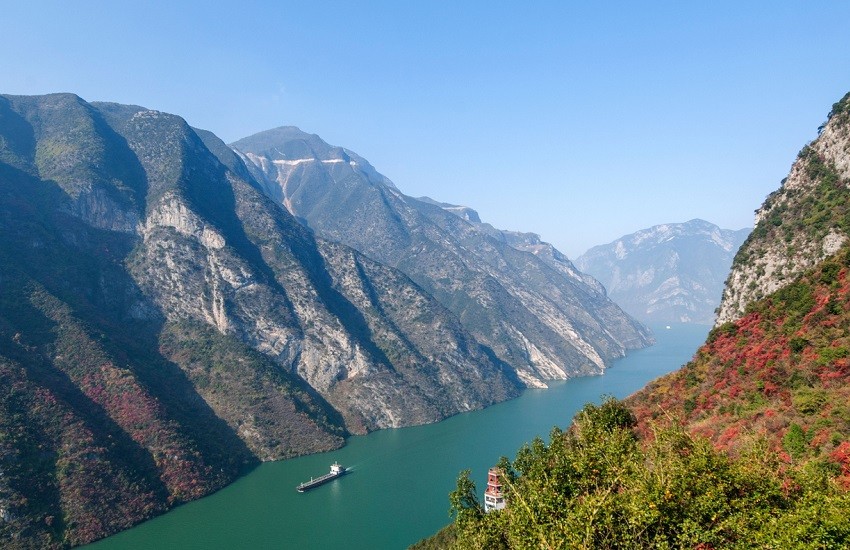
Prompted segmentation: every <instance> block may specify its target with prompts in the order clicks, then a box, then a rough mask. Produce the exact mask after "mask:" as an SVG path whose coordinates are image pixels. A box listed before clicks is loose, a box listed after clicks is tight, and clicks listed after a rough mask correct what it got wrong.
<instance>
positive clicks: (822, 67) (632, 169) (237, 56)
mask: <svg viewBox="0 0 850 550" xmlns="http://www.w3.org/2000/svg"><path fill="white" fill-rule="evenodd" d="M119 4H120V5H119ZM848 21H850V3H848V2H838V1H835V2H827V1H821V2H803V1H800V2H780V1H771V2H741V1H740V0H739V1H735V2H721V1H715V2H685V1H681V0H680V1H676V2H652V3H650V2H633V1H632V2H567V1H562V2H539V3H534V2H532V3H527V2H512V3H503V2H494V1H487V2H435V1H427V2H425V1H423V2H407V1H397V0H395V1H387V2H320V1H311V2H297V3H296V2H271V1H269V2H259V1H258V2H250V1H248V2H238V3H236V2H233V3H229V4H228V5H227V6H226V7H220V5H219V4H217V3H213V2H114V1H112V2H96V1H85V2H67V1H54V2H42V1H37V0H36V1H33V2H23V1H19V2H11V1H10V2H4V5H3V9H2V16H0V35H2V36H3V42H4V47H3V48H2V50H0V75H2V80H1V81H2V86H0V93H11V94H41V93H48V92H56V91H68V92H74V93H77V94H79V95H80V96H82V97H83V98H84V99H86V100H89V101H95V100H106V101H116V102H120V103H133V104H139V105H143V106H146V107H149V108H153V109H159V110H162V111H168V112H173V113H176V114H179V115H181V116H183V117H184V118H186V119H187V120H188V121H189V123H190V124H192V125H194V126H198V127H201V128H206V129H209V130H212V131H214V132H216V133H217V134H218V135H219V136H221V137H222V138H223V139H224V140H225V141H234V140H236V139H238V138H240V137H244V136H247V135H250V134H252V133H255V132H258V131H261V130H265V129H268V128H272V127H276V126H280V125H285V124H294V125H297V126H299V127H301V128H302V129H303V130H305V131H309V132H314V133H317V134H319V135H320V136H322V137H323V138H324V139H325V140H326V141H328V142H330V143H332V144H335V145H342V146H345V147H348V148H349V149H352V150H354V151H356V152H358V153H359V154H361V155H362V156H364V157H366V158H367V159H369V160H370V161H371V162H372V164H374V165H375V167H376V168H377V169H378V170H379V171H381V172H382V173H384V174H385V175H387V176H388V177H389V178H391V179H392V180H393V181H394V182H395V183H396V185H398V187H399V188H400V189H401V190H402V191H404V192H405V193H407V194H410V195H414V196H419V195H429V196H431V197H433V198H436V199H439V200H442V201H446V202H454V203H458V204H465V205H468V206H472V207H474V208H476V209H477V210H478V211H479V212H480V213H481V216H482V218H484V219H485V220H486V221H489V222H491V223H493V224H494V225H496V226H498V227H500V228H504V229H516V230H524V231H534V232H537V233H540V234H541V235H542V236H543V238H544V239H546V240H548V241H550V242H553V243H554V244H555V245H556V246H558V247H559V248H560V249H561V250H563V251H564V252H566V253H567V254H568V255H569V256H571V257H575V256H577V255H578V254H579V253H581V252H583V251H584V250H585V249H587V248H588V247H590V246H592V245H595V244H601V243H605V242H609V241H612V240H614V239H615V238H617V237H619V236H620V235H622V234H625V233H630V232H633V231H635V230H638V229H642V228H644V227H648V226H651V225H655V224H658V223H665V222H677V221H686V220H688V219H691V218H696V217H700V218H704V219H706V220H709V221H712V222H714V223H717V224H719V225H721V226H723V227H727V228H731V229H737V228H740V227H744V226H748V225H750V224H751V223H752V217H753V210H754V209H756V208H757V207H758V206H759V205H760V204H761V202H762V200H763V199H764V197H765V196H766V195H767V193H769V192H770V191H772V190H774V189H776V188H777V187H778V186H779V182H780V180H781V179H782V178H783V177H784V176H785V175H786V174H787V172H788V169H789V167H790V165H791V162H792V161H793V159H794V157H795V155H796V153H797V151H799V149H800V148H801V147H802V146H803V145H804V144H805V143H806V142H807V141H809V140H811V139H813V138H814V137H815V136H816V135H817V127H818V125H819V124H820V123H821V122H823V120H824V119H825V117H826V114H827V112H828V111H829V108H830V106H831V104H832V103H833V102H835V101H837V100H838V99H840V98H841V96H842V95H844V93H845V92H847V91H850V32H848V23H847V22H848Z"/></svg>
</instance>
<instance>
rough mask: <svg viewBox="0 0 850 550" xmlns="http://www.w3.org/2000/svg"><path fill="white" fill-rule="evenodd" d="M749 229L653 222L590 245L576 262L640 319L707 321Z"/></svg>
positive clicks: (700, 222)
mask: <svg viewBox="0 0 850 550" xmlns="http://www.w3.org/2000/svg"><path fill="white" fill-rule="evenodd" d="M749 232H750V230H749V229H739V230H737V231H732V230H729V229H720V228H719V227H717V226H716V225H714V224H712V223H709V222H707V221H704V220H691V221H689V222H685V223H669V224H664V225H656V226H654V227H650V228H649V229H644V230H641V231H638V232H636V233H632V234H630V235H625V236H623V237H620V238H619V239H617V240H616V241H614V242H611V243H609V244H605V245H600V246H595V247H593V248H591V249H590V250H588V251H587V252H585V253H584V254H582V255H581V256H579V257H578V258H576V261H575V263H576V267H578V268H579V269H580V270H582V271H584V272H587V273H588V274H590V275H592V276H593V277H595V278H596V279H598V280H599V281H600V282H601V283H602V284H603V285H604V286H605V288H606V289H608V296H610V297H611V299H612V300H614V301H615V302H617V303H618V304H619V305H620V306H621V307H622V308H623V309H625V310H626V311H627V312H629V313H630V314H631V315H633V316H634V317H636V318H637V319H640V320H641V321H642V322H644V323H663V324H667V323H700V324H707V325H711V324H714V318H715V311H714V310H715V309H716V308H717V306H718V305H719V304H720V297H721V295H722V293H723V283H724V281H725V280H726V277H727V275H728V274H729V268H730V267H731V265H732V259H733V257H734V256H735V252H737V250H738V248H739V247H740V246H741V244H742V243H743V242H744V239H746V237H747V235H748V234H749Z"/></svg>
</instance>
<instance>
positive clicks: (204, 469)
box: [0, 94, 522, 548]
mask: <svg viewBox="0 0 850 550" xmlns="http://www.w3.org/2000/svg"><path fill="white" fill-rule="evenodd" d="M220 158H221V159H223V160H220ZM521 388H522V384H521V383H520V382H519V380H517V378H516V375H515V374H514V372H513V370H511V369H510V368H509V367H507V366H506V365H505V364H503V363H502V362H501V361H499V360H498V359H497V358H495V357H493V355H492V353H491V352H490V351H489V350H488V349H486V348H484V347H482V346H481V345H480V344H479V343H478V342H477V341H476V340H475V339H474V338H473V337H472V336H471V335H470V334H469V333H468V332H467V331H466V330H465V329H464V328H463V326H462V325H461V323H460V322H459V320H458V319H457V318H456V316H455V315H453V314H452V313H451V312H450V311H448V310H447V309H446V308H444V307H443V306H441V305H440V304H439V303H438V302H437V301H436V300H434V299H433V298H432V297H431V296H430V295H429V294H427V293H426V292H424V291H423V290H422V289H421V288H420V287H419V286H417V285H416V284H415V283H413V282H412V281H411V280H410V279H409V278H408V277H407V276H405V275H404V274H402V273H401V272H399V271H398V270H395V269H393V268H389V267H386V266H384V265H381V264H378V263H376V262H375V261H373V260H371V259H369V258H368V257H366V256H364V255H362V254H360V253H358V252H356V251H355V250H353V249H351V248H348V247H346V246H344V245H341V244H337V243H334V242H330V241H327V240H324V239H321V238H317V237H316V236H315V235H314V234H313V233H312V232H311V231H310V230H309V229H307V228H305V227H304V226H303V225H302V224H300V223H299V222H298V221H297V220H295V219H294V218H293V217H292V216H291V215H290V214H289V213H288V212H287V211H286V210H285V209H283V208H281V207H280V206H279V205H277V204H276V203H275V202H273V201H272V200H270V199H269V198H267V197H266V196H265V195H264V194H263V192H262V191H261V189H260V184H259V183H258V182H257V181H255V180H254V179H253V177H252V176H251V174H250V173H249V171H248V169H247V168H246V167H245V166H244V165H243V164H242V163H241V161H240V160H239V158H238V157H237V156H236V155H235V154H233V153H232V152H231V151H230V150H229V149H228V148H227V146H225V145H224V143H222V142H221V141H220V140H219V139H218V138H216V137H215V136H214V135H212V134H210V133H209V132H204V131H200V130H197V131H196V130H194V129H192V128H190V127H189V126H188V125H187V124H186V122H185V121H184V120H183V119H181V118H180V117H177V116H174V115H170V114H166V113H161V112H158V111H152V110H148V109H145V108H142V107H137V106H127V105H117V104H110V103H87V102H85V101H83V100H82V99H80V98H79V97H77V96H74V95H71V94H52V95H47V96H38V97H23V96H0V544H2V546H3V547H10V548H30V547H32V548H36V547H37V548H42V547H59V546H65V545H77V544H82V543H86V542H89V541H92V540H95V539H97V538H100V537H103V536H105V535H107V534H109V533H113V532H115V531H117V530H120V529H123V528H126V527H129V526H130V525H132V524H134V523H137V522H139V521H141V520H143V519H145V518H148V517H151V516H152V515H155V514H158V513H161V512H163V511H164V510H166V509H168V508H169V507H171V506H173V505H175V504H178V503H180V502H185V501H188V500H192V499H195V498H198V497H201V496H203V495H205V494H208V493H210V492H211V491H214V490H216V489H218V488H221V487H222V486H224V485H225V484H227V483H229V482H230V481H232V480H233V479H235V477H236V476H238V475H239V474H240V473H242V472H244V471H245V469H246V468H251V467H253V466H254V465H255V464H257V463H258V462H259V461H261V460H273V459H279V458H284V457H288V456H295V455H299V454H304V453H312V452H318V451H324V450H329V449H333V448H337V447H339V446H341V445H342V444H343V437H344V436H345V435H346V434H347V433H363V432H365V431H368V430H373V429H377V428H384V427H396V426H405V425H411V424H420V423H425V422H433V421H436V420H439V419H441V418H444V417H446V416H448V415H451V414H455V413H458V412H461V411H467V410H471V409H475V408H480V407H483V406H486V405H488V404H491V403H494V402H497V401H501V400H504V399H507V398H510V397H513V396H515V395H517V394H518V392H519V391H520V389H521Z"/></svg>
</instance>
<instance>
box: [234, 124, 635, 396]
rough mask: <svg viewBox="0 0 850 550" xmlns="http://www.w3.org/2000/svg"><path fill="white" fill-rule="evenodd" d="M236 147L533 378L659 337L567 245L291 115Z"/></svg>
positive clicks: (598, 366)
mask: <svg viewBox="0 0 850 550" xmlns="http://www.w3.org/2000/svg"><path fill="white" fill-rule="evenodd" d="M231 147H233V149H234V150H235V151H236V152H237V153H239V155H240V156H241V158H242V160H244V161H245V165H246V166H247V167H248V169H249V170H250V171H251V173H252V174H253V175H254V176H255V178H256V180H257V181H258V182H260V184H261V185H262V188H263V189H264V190H265V192H266V194H267V195H268V196H269V197H272V198H273V199H274V200H276V201H277V202H278V203H279V204H281V205H282V206H284V207H285V208H286V209H287V210H288V211H289V212H290V213H292V215H293V216H295V217H296V218H298V219H300V220H302V222H303V223H305V224H306V225H307V226H308V227H310V228H311V229H313V230H314V231H316V233H317V234H318V235H320V236H322V237H323V238H326V239H330V240H333V241H337V242H341V243H343V244H346V245H348V246H351V247H352V248H355V249H356V250H358V251H360V252H362V253H363V254H365V255H367V256H369V257H371V258H373V259H375V260H377V261H379V262H381V263H383V264H385V265H389V266H392V267H394V268H396V269H399V270H401V271H402V272H404V273H405V274H406V275H407V276H409V277H410V278H411V279H412V280H413V281H414V282H415V283H416V284H418V285H419V286H421V287H422V288H423V289H425V290H426V291H427V292H428V293H429V294H431V295H432V296H434V298H436V299H437V301H439V302H440V303H441V304H443V305H444V306H445V307H446V308H447V309H449V310H450V311H451V312H452V313H454V314H455V315H456V316H457V318H458V319H459V320H460V322H461V323H462V324H463V326H464V328H465V329H466V330H468V331H469V332H470V333H471V334H472V335H473V336H474V337H475V338H476V340H478V341H479V342H481V343H483V344H484V345H485V346H487V347H488V348H489V349H490V350H492V351H493V352H494V354H495V356H496V357H497V358H498V359H499V360H501V361H503V362H505V363H507V364H509V365H511V366H512V367H513V368H514V369H516V372H517V375H518V376H519V378H520V379H521V380H522V381H523V382H524V383H525V384H527V385H531V386H542V385H544V384H545V380H551V379H559V378H566V377H568V376H572V375H575V374H593V373H600V372H602V370H603V369H604V368H605V364H606V362H607V361H609V360H611V359H614V358H616V357H621V356H622V355H623V354H624V353H625V351H626V350H629V349H635V348H639V347H643V346H645V345H647V343H649V342H650V336H649V333H648V331H647V330H646V329H644V328H643V327H642V326H641V325H639V324H638V323H636V322H635V321H634V320H632V319H631V318H630V317H629V316H628V315H626V314H624V313H623V311H622V310H621V309H620V308H619V307H618V306H617V305H615V304H614V303H613V302H612V301H611V300H609V299H608V298H607V297H606V296H605V294H604V292H602V289H601V288H600V287H599V285H598V284H597V283H596V282H595V281H589V279H590V278H589V277H587V276H586V275H583V274H581V273H579V272H578V271H577V270H576V269H575V268H574V267H573V266H572V264H571V263H570V262H569V261H568V260H567V259H566V257H564V256H563V255H561V254H559V253H557V251H555V250H554V249H552V248H551V246H550V245H546V244H545V243H540V242H539V240H537V241H535V242H534V243H531V242H527V241H529V239H530V240H531V241H534V239H536V236H534V237H533V238H532V237H525V238H524V237H520V236H511V235H509V234H506V233H503V232H501V231H499V230H496V229H494V228H493V227H492V226H490V225H487V224H483V223H481V221H480V218H479V216H478V214H477V213H476V212H475V211H474V210H472V209H471V208H467V207H462V206H455V205H450V204H444V203H440V202H437V201H434V200H432V199H428V198H423V199H415V198H412V197H408V196H406V195H404V194H403V193H401V192H400V191H399V190H398V188H396V186H395V185H394V184H393V183H392V182H391V181H390V180H389V179H387V178H386V177H385V176H383V175H381V174H380V173H378V172H377V171H376V170H375V169H374V168H373V167H372V166H371V165H370V164H369V163H368V162H367V161H366V160H365V159H363V158H362V157H360V156H359V155H357V154H356V153H354V152H352V151H349V150H347V149H344V148H341V147H334V146H331V145H329V144H327V143H325V142H324V141H322V140H321V139H320V138H319V137H318V136H316V135H311V134H307V133H304V132H302V131H300V130H299V129H297V128H294V127H283V128H277V129H274V130H269V131H266V132H261V133H259V134H256V135H254V136H251V137H248V138H245V139H242V140H239V141H237V142H235V143H233V144H231ZM513 244H516V246H513ZM535 246H537V247H539V248H540V249H541V251H542V255H540V256H539V255H538V254H535V253H533V251H531V250H530V248H529V247H535ZM544 249H546V250H544ZM547 251H548V252H547ZM529 252H532V253H529Z"/></svg>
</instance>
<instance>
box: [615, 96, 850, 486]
mask: <svg viewBox="0 0 850 550" xmlns="http://www.w3.org/2000/svg"><path fill="white" fill-rule="evenodd" d="M847 100H848V97H847V96H845V98H844V99H843V100H842V101H841V102H839V103H837V104H836V105H835V106H834V107H833V109H832V112H831V113H830V117H829V120H828V122H827V123H826V125H825V126H824V127H823V128H822V132H821V135H820V137H819V138H818V139H817V140H815V141H814V142H813V143H812V144H810V145H808V146H806V147H805V148H804V149H803V151H802V152H801V154H800V156H799V158H798V159H797V161H796V162H795V163H794V166H793V167H792V169H791V174H790V175H789V176H788V178H787V179H786V180H785V182H784V183H783V185H782V188H781V189H780V190H779V191H777V192H775V193H772V194H771V195H770V196H769V197H768V198H767V200H766V201H765V204H764V205H763V206H762V207H761V209H759V215H758V223H757V225H756V228H755V230H754V231H753V232H752V234H751V235H750V237H749V238H748V239H747V241H746V243H745V244H744V246H743V247H742V249H741V251H740V252H739V253H738V255H737V256H736V258H735V264H734V266H733V268H732V275H731V276H730V277H729V280H728V282H727V286H726V290H725V293H724V303H723V310H722V313H721V318H722V319H726V320H725V321H724V322H723V323H722V324H719V325H718V326H717V327H715V328H714V329H713V331H712V332H711V334H710V335H709V338H708V341H707V342H706V344H705V345H704V346H703V347H701V348H700V349H699V351H698V352H697V354H696V355H695V356H694V359H693V361H691V362H690V363H688V364H687V365H685V366H684V367H683V368H682V369H681V370H679V371H677V372H675V373H672V374H670V375H668V376H666V377H663V378H661V379H659V380H657V381H655V382H652V383H651V384H649V385H648V386H647V387H646V388H645V389H644V390H642V391H640V392H638V394H636V395H635V396H633V397H632V398H631V399H630V402H631V404H633V405H634V407H635V410H636V412H637V415H638V418H639V420H640V421H641V427H642V429H643V430H645V431H649V424H650V422H652V421H656V422H658V421H663V420H664V419H668V418H679V419H681V421H682V422H683V423H684V425H685V426H686V427H687V428H688V429H689V430H690V431H691V432H692V433H697V434H700V435H703V436H705V437H707V438H709V439H710V440H711V441H712V442H713V443H714V444H715V446H716V447H718V448H721V449H725V450H728V451H730V452H731V453H732V454H738V453H741V452H743V451H744V450H746V449H747V448H748V446H751V445H752V444H753V441H754V440H765V441H767V443H768V444H769V446H770V447H771V448H772V449H773V450H774V451H775V452H777V453H780V458H781V462H782V463H783V464H784V466H783V467H788V465H791V466H796V465H812V466H811V467H819V468H820V467H822V468H826V469H827V470H828V471H830V472H831V473H832V474H834V475H837V476H838V481H839V483H840V484H842V485H843V486H844V487H845V488H850V410H848V408H847V400H848V396H849V394H848V392H850V314H848V312H850V302H848V293H850V279H848V273H849V272H848V267H850V243H847V232H848V230H850V225H848V222H850V216H848V213H850V192H848V183H849V182H850V173H849V172H848V171H847V169H848V166H850V149H848V142H847V132H848V123H850V117H848V115H847V113H846V103H847ZM842 243H843V244H842ZM742 285H743V286H742Z"/></svg>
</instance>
